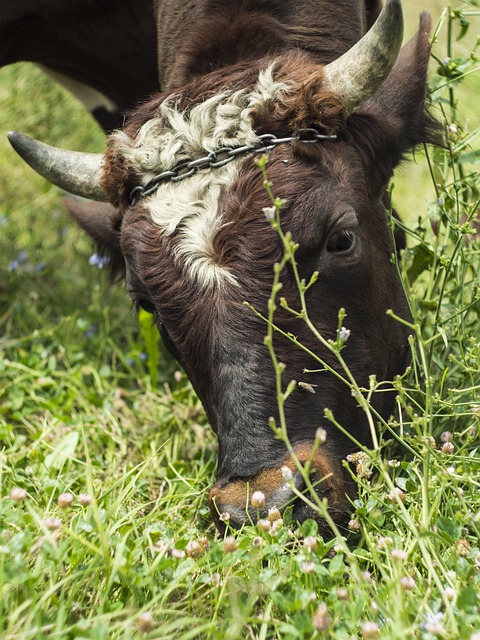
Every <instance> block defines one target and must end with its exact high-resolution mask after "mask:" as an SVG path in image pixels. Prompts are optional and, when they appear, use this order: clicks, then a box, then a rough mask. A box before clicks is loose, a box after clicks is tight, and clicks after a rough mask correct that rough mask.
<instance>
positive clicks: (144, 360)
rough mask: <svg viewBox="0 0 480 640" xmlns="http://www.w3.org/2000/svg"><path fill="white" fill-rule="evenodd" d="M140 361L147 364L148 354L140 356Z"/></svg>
mask: <svg viewBox="0 0 480 640" xmlns="http://www.w3.org/2000/svg"><path fill="white" fill-rule="evenodd" d="M140 360H141V361H142V362H146V361H147V360H148V356H147V354H146V353H143V351H142V353H141V354H140Z"/></svg>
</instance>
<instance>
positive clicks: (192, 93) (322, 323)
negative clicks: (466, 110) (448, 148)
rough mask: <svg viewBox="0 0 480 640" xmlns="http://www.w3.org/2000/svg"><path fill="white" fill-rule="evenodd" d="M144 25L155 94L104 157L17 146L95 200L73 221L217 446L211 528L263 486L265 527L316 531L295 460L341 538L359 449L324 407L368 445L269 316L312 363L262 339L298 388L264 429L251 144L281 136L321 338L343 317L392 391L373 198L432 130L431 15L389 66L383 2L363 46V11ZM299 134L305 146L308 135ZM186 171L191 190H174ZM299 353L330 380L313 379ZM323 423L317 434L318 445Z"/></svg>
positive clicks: (363, 428)
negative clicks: (285, 522)
mask: <svg viewBox="0 0 480 640" xmlns="http://www.w3.org/2000/svg"><path fill="white" fill-rule="evenodd" d="M157 11H158V16H159V20H160V23H159V24H160V28H159V33H160V43H159V51H160V54H161V56H160V59H161V63H160V76H161V78H162V82H163V83H164V85H165V87H166V88H167V89H166V91H165V92H164V93H162V94H160V95H158V96H156V97H154V98H153V99H152V100H151V101H150V102H148V103H146V104H145V105H143V106H142V107H140V108H139V109H138V110H137V111H136V112H134V113H133V115H132V116H131V118H130V120H129V122H128V123H127V125H126V126H125V128H124V129H123V131H119V132H117V133H115V134H114V135H112V136H111V137H110V139H109V149H108V152H107V153H106V155H105V157H102V156H100V157H98V158H97V157H94V156H87V157H85V158H83V157H81V158H79V157H78V156H76V155H71V154H70V152H63V151H60V150H54V149H52V148H51V147H47V146H45V145H41V144H40V143H35V142H32V141H31V140H29V139H27V138H25V137H23V136H20V135H19V134H12V136H11V140H12V143H13V144H14V146H15V148H16V149H17V150H18V151H19V152H20V153H21V154H22V156H23V157H24V158H25V159H26V160H27V161H28V162H29V163H31V164H32V165H33V166H34V167H35V168H36V169H37V170H38V171H40V172H41V173H42V174H43V175H45V176H47V177H48V178H49V179H51V180H52V181H53V182H55V183H56V184H59V185H60V186H62V187H64V188H66V189H67V190H70V191H73V192H75V193H78V194H80V195H84V196H89V197H92V196H93V197H96V198H98V199H103V200H107V201H109V202H110V203H111V204H113V205H114V207H115V209H113V208H112V209H109V208H108V207H106V205H99V206H100V207H104V208H102V209H100V210H99V214H98V215H97V216H91V215H89V214H88V212H87V213H86V212H84V211H83V210H82V207H81V206H79V207H77V208H76V209H75V211H74V213H75V214H76V217H77V219H78V220H79V222H80V224H81V225H82V226H84V228H86V229H87V231H88V232H89V234H90V235H91V236H92V237H93V238H94V239H95V241H96V242H97V243H98V244H99V245H100V246H102V247H103V248H104V249H107V250H108V251H109V252H110V253H111V254H112V255H114V256H115V258H116V262H117V263H119V262H120V263H122V265H123V266H124V268H125V273H126V282H127V287H128V290H129V293H130V295H131V297H132V300H133V302H134V304H135V306H136V307H144V308H145V309H147V310H148V311H150V312H152V313H153V314H154V317H155V321H156V322H157V324H158V326H159V328H160V331H161V333H162V335H163V337H164V339H165V341H166V344H167V346H168V347H169V349H170V350H171V351H172V353H173V354H174V355H175V356H176V357H177V359H178V360H179V362H180V363H181V364H182V365H183V367H184V368H185V370H186V372H187V374H188V376H189V377H190V380H191V381H192V383H193V385H194V387H195V389H196V391H197V393H198V395H199V397H200V398H201V400H202V402H203V404H204V406H205V409H206V412H207V415H208V417H209V420H210V422H211V425H212V427H213V428H214V430H215V431H216V433H217V434H218V440H219V454H218V473H217V483H216V484H215V486H214V487H213V489H212V491H211V494H210V502H211V507H212V513H213V517H214V519H215V521H216V523H217V525H218V526H219V527H221V526H222V525H221V522H220V517H219V514H221V513H222V512H228V513H229V514H230V522H231V523H232V524H233V525H234V526H240V525H241V524H242V523H244V522H245V521H247V520H248V517H249V513H248V496H249V495H250V494H251V493H252V492H254V491H257V490H260V491H262V492H263V493H264V494H265V496H266V505H265V509H264V510H263V511H262V513H265V512H266V510H267V509H268V508H270V507H273V506H277V507H279V508H282V507H284V506H285V505H286V504H290V505H292V506H293V516H294V517H295V518H298V519H299V520H303V519H305V518H307V517H315V518H317V520H320V523H321V524H322V522H321V518H319V517H318V515H317V514H316V511H315V510H314V509H312V508H311V507H310V506H309V505H308V504H307V503H306V502H305V501H303V500H302V499H300V498H298V492H301V491H303V490H304V483H303V480H302V478H301V475H300V473H299V472H298V471H297V468H296V466H295V459H298V460H300V461H301V462H303V463H305V462H307V461H310V463H311V471H312V482H314V483H315V484H316V491H317V493H318V495H319V496H320V497H321V498H326V499H327V500H328V505H329V511H330V513H331V515H332V516H333V518H334V519H335V521H336V522H337V523H339V524H341V523H342V522H344V519H345V517H346V515H347V514H348V511H349V498H351V497H352V495H353V493H354V492H353V489H352V487H351V485H350V483H349V481H348V474H347V473H346V471H345V469H344V468H343V466H342V460H343V459H344V458H345V456H346V455H347V454H348V453H349V452H351V451H352V450H354V449H355V447H356V445H355V444H354V443H353V442H352V441H351V439H350V438H349V437H346V436H345V435H343V434H342V433H341V432H340V431H339V430H338V428H337V427H336V426H334V425H333V424H332V422H330V421H329V420H327V419H326V418H325V409H327V408H328V409H330V411H331V412H333V415H334V417H335V420H336V421H337V422H338V423H340V424H341V425H342V426H343V427H344V429H345V430H346V431H348V432H349V433H350V434H351V435H352V436H353V438H354V439H355V440H356V441H357V442H360V443H362V444H363V445H367V446H368V445H370V444H371V443H372V432H371V430H370V427H369V424H368V420H367V418H366V415H365V413H364V412H363V411H362V410H361V409H360V408H359V403H358V398H355V397H353V396H352V394H351V390H350V388H349V386H348V384H346V383H345V381H344V380H342V379H341V376H342V375H344V372H343V371H342V369H341V367H340V366H339V363H338V362H337V359H336V358H335V357H334V356H333V355H332V354H331V353H330V352H329V351H328V350H327V349H325V348H323V347H322V345H321V344H319V343H318V341H317V339H316V338H315V337H314V335H312V333H311V332H310V331H309V330H307V328H306V325H305V323H304V321H303V320H302V319H301V318H299V317H297V316H295V315H293V314H291V313H290V312H289V311H287V310H286V309H284V308H282V307H280V306H279V308H278V309H277V311H276V314H275V323H276V325H277V327H278V328H279V329H280V330H281V332H283V334H288V333H290V334H293V335H295V336H297V338H298V340H299V341H300V342H301V343H302V344H303V345H304V347H305V348H306V349H307V351H305V350H301V349H298V348H294V347H293V346H292V343H291V342H290V341H289V340H288V339H287V338H284V337H282V334H281V333H280V332H277V333H275V338H274V346H275V350H276V354H277V357H278V359H279V360H280V361H281V362H282V363H283V364H284V366H285V373H284V381H285V382H284V385H285V384H286V381H288V380H291V379H293V380H296V381H297V382H304V383H307V384H306V385H305V384H303V385H298V386H297V389H296V390H295V391H294V392H293V393H292V395H291V396H290V397H289V399H288V402H287V403H286V407H285V412H286V422H287V428H288V437H289V442H290V445H289V446H288V447H287V446H286V445H285V443H284V442H283V441H281V440H279V439H276V438H275V437H274V435H273V433H272V430H271V427H270V426H269V420H270V417H271V416H273V417H278V408H277V401H276V381H275V374H274V370H273V367H272V364H271V360H270V357H269V354H268V351H267V348H266V346H265V345H264V335H265V333H266V326H265V323H264V322H263V321H262V320H261V319H259V318H258V317H257V315H255V314H254V313H253V312H252V311H251V309H250V308H249V307H248V306H246V305H245V304H244V301H248V302H249V303H250V305H253V307H255V309H256V310H258V312H260V313H262V314H266V313H267V305H268V299H269V296H270V293H271V287H272V281H273V265H274V264H275V263H278V262H280V260H281V259H282V255H283V247H282V243H281V242H280V239H279V237H278V234H277V233H276V232H275V231H274V230H273V229H272V227H271V225H270V224H269V223H268V221H267V220H266V219H265V215H264V212H263V210H264V209H267V212H268V207H270V206H271V202H270V200H269V198H268V195H267V193H266V190H265V188H264V186H263V184H262V177H261V174H260V171H259V169H258V168H257V167H256V165H255V163H254V156H253V154H252V153H248V150H249V149H252V148H257V147H261V146H262V141H263V144H265V138H262V137H261V136H265V135H267V134H268V136H270V137H269V140H270V141H271V140H272V136H277V140H276V142H274V144H273V145H272V148H271V149H269V150H268V175H269V179H270V181H271V182H272V184H273V190H274V193H275V195H276V196H278V197H280V198H282V199H283V200H284V201H285V205H284V206H283V208H282V210H281V213H280V220H281V226H282V229H283V231H284V232H290V233H291V234H292V237H293V238H294V239H295V241H296V242H297V243H298V245H299V248H298V251H297V254H296V260H297V265H298V270H299V272H300V275H301V277H302V278H304V279H305V280H307V281H308V280H309V279H310V277H311V276H312V274H314V273H315V272H318V278H317V280H316V283H315V284H314V285H313V286H312V287H311V288H310V289H309V291H308V305H309V309H310V315H311V318H312V320H313V323H314V325H315V327H316V329H317V331H319V332H320V333H321V334H322V335H323V336H324V338H326V339H332V340H335V339H336V338H337V333H336V331H337V326H338V312H339V309H340V308H341V307H343V308H344V309H345V310H346V314H347V315H346V319H345V326H346V328H347V329H348V330H349V331H350V337H349V339H348V342H347V343H346V345H345V348H344V350H343V351H342V355H343V356H344V358H345V360H346V362H347V364H348V366H349V368H350V371H351V372H352V374H353V375H354V376H355V379H356V380H357V382H358V384H360V385H364V386H368V383H369V376H371V375H375V376H376V377H377V379H378V380H385V381H391V380H392V379H393V378H394V377H395V376H396V375H397V374H400V373H401V372H402V371H403V370H404V368H405V366H406V364H407V362H408V358H409V354H408V345H407V333H408V330H407V329H406V327H405V325H404V324H402V323H400V322H396V321H395V320H394V319H392V317H391V316H390V315H388V314H387V313H386V312H387V310H388V309H393V311H394V312H395V313H396V314H397V315H398V316H400V317H403V318H408V317H409V312H408V308H407V304H406V301H405V297H404V293H403V290H402V285H401V283H400V280H399V277H398V274H397V271H396V267H395V266H394V265H393V264H392V259H391V258H392V254H393V253H394V245H393V242H392V237H391V232H390V229H389V225H388V222H387V216H386V213H385V207H384V204H383V198H384V194H385V189H386V185H387V183H388V181H389V179H390V177H391V175H392V172H393V169H394V167H395V166H396V165H397V164H398V163H399V162H400V160H401V159H402V157H403V156H404V154H405V153H407V152H408V151H409V150H411V149H413V148H414V147H415V146H416V145H418V144H421V143H423V142H425V141H428V140H431V139H432V137H433V136H434V134H433V133H432V132H434V130H435V125H434V123H433V121H432V120H431V119H430V118H429V116H428V115H427V114H426V113H425V107H424V102H425V92H426V70H427V64H428V58H429V43H428V32H429V29H430V19H429V16H428V15H426V14H423V15H422V17H421V20H420V30H419V32H418V34H417V35H416V36H415V37H414V38H413V39H412V40H411V41H410V42H409V43H408V44H407V45H406V46H405V47H404V48H403V49H402V50H401V52H400V53H399V55H398V51H399V49H400V45H401V40H402V16H401V7H400V2H399V0H389V1H388V2H387V4H386V6H385V8H384V10H383V11H382V13H381V15H380V17H379V18H378V19H377V21H376V22H375V24H374V26H373V27H372V28H371V29H370V30H369V31H368V33H367V34H366V35H365V36H364V37H362V34H363V33H364V31H365V27H366V24H367V22H366V14H365V10H364V6H363V4H362V3H360V2H358V1H357V0H342V1H340V2H337V1H336V2H333V1H327V0H315V1H313V0H311V1H306V0H296V1H295V0H293V1H287V0H258V1H253V0H243V1H235V2H233V1H231V2H229V1H227V0H196V1H190V2H185V3H184V4H183V5H182V6H181V7H180V8H179V7H178V3H177V2H173V0H172V1H168V0H165V2H163V3H160V4H159V6H157ZM167 34H170V35H169V37H168V38H167ZM172 34H173V37H172ZM355 43H357V44H355ZM351 47H353V48H351ZM312 129H314V130H315V132H317V133H312ZM312 135H313V137H314V138H315V142H310V143H309V142H307V141H305V139H304V138H311V137H312ZM278 138H286V140H284V141H283V142H281V141H279V140H278ZM219 150H222V151H221V152H219ZM228 151H231V152H232V153H230V154H229V153H228ZM232 155H233V156H234V159H233V160H232V161H230V162H228V163H226V162H223V161H224V160H225V161H226V160H228V159H231V157H232ZM206 157H207V158H208V160H207V161H205V158H206ZM216 161H218V166H215V162H216ZM192 162H193V163H194V164H193V165H192V164H188V163H192ZM189 169H190V171H189ZM182 171H183V172H185V171H187V172H189V177H185V176H183V179H182V180H180V181H176V180H172V179H171V178H172V176H173V178H175V177H176V175H178V173H179V172H180V173H181V172H182ZM165 172H166V173H165ZM190 173H191V174H192V175H190ZM159 174H162V178H161V179H159V178H157V176H158V175H159ZM281 281H282V283H283V288H282V292H281V293H282V296H284V297H285V299H286V300H287V302H288V304H289V306H290V307H291V308H294V309H298V308H299V300H298V291H297V287H296V285H295V282H294V278H293V274H292V270H291V268H289V267H288V266H287V267H286V268H285V269H284V271H283V273H282V274H281ZM347 335H348V333H347V332H346V331H344V332H343V337H344V338H346V337H347ZM308 350H309V351H310V352H315V353H318V354H319V355H320V356H321V357H322V358H323V359H324V360H325V361H326V363H327V365H328V368H331V371H328V368H327V370H320V371H319V370H318V369H319V367H318V364H317V362H316V361H315V360H314V359H313V358H312V357H311V356H309V355H308ZM306 369H315V370H316V372H314V373H305V370H306ZM332 371H333V372H337V373H338V374H339V375H335V373H333V372H332ZM339 376H340V377H339ZM308 385H310V386H308ZM309 390H310V391H311V390H314V391H315V393H311V392H309ZM373 407H374V411H377V412H378V413H379V414H380V415H381V416H384V417H388V416H389V414H390V412H391V411H392V409H393V398H392V395H391V394H389V393H385V392H383V393H378V394H376V395H375V397H374V399H373ZM318 427H323V428H324V429H325V431H326V432H327V438H326V442H325V443H324V444H323V445H322V446H321V447H320V448H319V449H318V450H316V451H314V449H313V446H314V439H315V433H316V432H317V429H318ZM284 467H288V468H289V469H290V470H291V472H292V475H293V484H294V489H292V486H291V485H289V484H288V483H285V479H284V477H283V476H284V475H285V469H284V472H283V474H282V468H284ZM322 526H323V525H322Z"/></svg>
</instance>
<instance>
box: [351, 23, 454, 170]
mask: <svg viewBox="0 0 480 640" xmlns="http://www.w3.org/2000/svg"><path fill="white" fill-rule="evenodd" d="M430 29H431V18H430V15H429V14H428V13H422V14H421V16H420V27H419V30H418V33H417V34H416V35H415V36H414V37H413V38H412V39H411V40H410V41H409V42H408V43H407V44H406V45H405V46H404V47H403V48H402V49H401V51H400V53H399V55H398V58H397V61H396V63H395V65H394V67H393V69H392V71H391V72H390V74H389V75H388V78H387V79H386V80H385V82H384V83H383V84H382V86H381V87H380V89H378V91H377V92H376V93H375V94H374V95H373V96H372V97H371V98H369V99H368V100H367V101H366V102H365V103H364V105H362V107H360V109H358V111H357V112H356V113H355V114H353V116H352V119H353V120H355V119H356V118H362V119H363V118H365V117H367V119H368V118H369V117H373V118H374V119H375V120H377V122H378V123H379V124H380V126H381V128H382V130H383V133H382V135H381V136H379V137H378V142H379V143H380V144H382V143H383V145H382V146H384V147H385V148H383V149H376V152H377V158H378V154H379V153H380V154H381V155H382V156H383V157H384V158H389V160H390V164H391V167H392V168H393V167H394V166H395V165H396V164H398V162H399V161H400V160H401V159H402V157H403V155H404V154H405V153H407V152H408V151H410V150H411V149H414V148H415V147H416V146H417V145H420V144H422V143H424V142H427V143H433V144H441V143H442V135H441V133H440V126H439V124H438V122H437V121H436V120H435V119H434V118H433V117H432V116H431V115H430V114H429V113H428V110H427V108H426V105H425V101H426V97H427V68H428V61H429V58H430V42H429V34H430ZM360 126H361V125H360ZM355 128H356V127H355ZM370 143H371V141H370Z"/></svg>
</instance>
